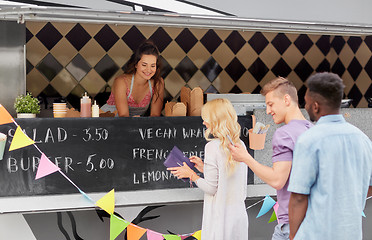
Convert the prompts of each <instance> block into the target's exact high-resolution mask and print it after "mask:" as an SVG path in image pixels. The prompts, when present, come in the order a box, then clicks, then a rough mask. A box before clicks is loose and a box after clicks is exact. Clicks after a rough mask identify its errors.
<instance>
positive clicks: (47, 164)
mask: <svg viewBox="0 0 372 240" xmlns="http://www.w3.org/2000/svg"><path fill="white" fill-rule="evenodd" d="M58 170H60V169H59V167H57V166H56V165H55V164H54V163H52V162H51V161H50V160H49V159H48V158H47V156H45V154H44V153H42V154H41V158H40V161H39V166H38V167H37V172H36V177H35V180H37V179H39V178H42V177H45V176H47V175H49V174H52V173H54V172H57V171H58Z"/></svg>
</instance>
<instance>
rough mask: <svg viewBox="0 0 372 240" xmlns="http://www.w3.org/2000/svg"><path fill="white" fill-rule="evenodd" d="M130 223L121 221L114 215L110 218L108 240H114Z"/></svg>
mask: <svg viewBox="0 0 372 240" xmlns="http://www.w3.org/2000/svg"><path fill="white" fill-rule="evenodd" d="M129 224H130V222H128V221H125V220H124V219H121V218H119V217H117V216H115V215H114V214H112V215H111V217H110V240H114V239H115V238H116V237H117V236H119V234H120V233H121V232H122V231H124V229H125V228H126V227H128V225H129Z"/></svg>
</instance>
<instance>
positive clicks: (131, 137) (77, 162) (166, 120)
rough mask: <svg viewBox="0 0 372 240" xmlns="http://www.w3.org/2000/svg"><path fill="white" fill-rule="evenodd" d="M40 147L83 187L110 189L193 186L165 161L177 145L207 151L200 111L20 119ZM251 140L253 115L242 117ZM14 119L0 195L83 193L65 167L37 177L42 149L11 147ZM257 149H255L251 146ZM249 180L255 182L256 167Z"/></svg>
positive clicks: (0, 170) (189, 151)
mask: <svg viewBox="0 0 372 240" xmlns="http://www.w3.org/2000/svg"><path fill="white" fill-rule="evenodd" d="M16 122H17V123H18V124H19V125H20V126H21V128H22V129H23V130H24V131H25V132H26V134H27V135H28V136H29V137H30V138H31V139H33V140H34V141H35V142H36V145H37V146H38V147H39V149H40V150H41V151H42V152H43V153H45V155H46V156H47V157H48V158H49V159H50V160H51V161H52V162H54V163H55V164H56V165H57V166H59V167H60V168H61V170H62V171H63V173H65V175H66V176H67V177H68V178H70V179H71V180H72V181H73V182H74V183H75V184H76V185H77V186H78V187H79V188H80V189H81V190H82V191H84V192H86V193H90V192H107V191H109V190H111V189H112V188H115V191H133V190H152V189H166V188H187V187H190V186H189V183H185V182H182V181H180V180H178V179H176V178H174V177H173V176H172V175H171V174H170V173H169V171H167V170H166V168H165V167H164V165H163V162H164V160H165V158H166V156H167V153H168V151H170V150H171V149H172V147H173V146H174V145H177V146H178V147H179V148H180V149H181V150H182V151H184V153H185V154H186V155H189V156H191V155H197V156H199V157H202V158H203V156H204V145H205V143H206V141H205V139H204V136H203V127H204V126H203V125H202V119H201V118H200V117H148V118H86V119H77V118H66V119H53V118H36V119H16ZM239 123H240V124H241V126H242V140H243V141H244V142H245V143H246V144H247V143H248V139H247V137H248V129H249V128H250V127H251V117H250V116H247V117H239ZM15 129H16V126H15V125H14V124H6V125H0V132H2V133H5V134H7V135H8V141H7V145H6V149H5V154H4V158H3V160H1V161H0V183H1V187H0V197H4V196H33V195H51V194H70V193H78V190H77V189H76V188H75V187H74V186H73V185H72V184H71V183H70V182H69V181H68V180H67V179H66V178H64V177H63V176H62V175H61V174H60V173H59V172H56V173H53V174H51V175H48V176H46V177H44V178H41V179H38V180H35V175H36V171H37V165H38V161H39V158H40V153H39V152H38V151H37V150H36V148H35V147H34V146H33V145H31V146H27V147H25V148H22V149H17V150H14V151H12V152H9V151H8V149H9V146H10V142H11V141H12V136H13V135H14V132H15ZM251 153H252V152H251ZM248 183H249V184H253V173H252V172H251V171H250V173H249V176H248Z"/></svg>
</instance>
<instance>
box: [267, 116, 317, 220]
mask: <svg viewBox="0 0 372 240" xmlns="http://www.w3.org/2000/svg"><path fill="white" fill-rule="evenodd" d="M312 126H313V124H312V123H311V122H309V121H307V120H292V121H290V122H289V123H288V124H286V125H284V126H282V127H280V128H278V129H277V130H276V131H275V133H274V136H273V139H272V145H273V158H272V160H273V163H275V162H281V161H291V162H292V159H293V150H294V146H295V143H296V141H297V138H298V137H299V136H300V135H301V134H302V133H303V132H305V131H306V130H307V129H309V128H310V127H312ZM288 180H289V178H288ZM288 180H287V182H286V183H285V185H284V187H283V188H282V189H280V190H277V199H278V204H279V208H278V211H277V218H278V219H279V222H280V223H289V220H288V203H289V197H290V195H291V193H290V192H288V191H287V188H288V182H289V181H288Z"/></svg>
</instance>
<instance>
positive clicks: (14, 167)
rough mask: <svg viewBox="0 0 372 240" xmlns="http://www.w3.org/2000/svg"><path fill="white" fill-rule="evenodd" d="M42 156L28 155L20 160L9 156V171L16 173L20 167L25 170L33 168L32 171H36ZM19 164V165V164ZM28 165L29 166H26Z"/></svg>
mask: <svg viewBox="0 0 372 240" xmlns="http://www.w3.org/2000/svg"><path fill="white" fill-rule="evenodd" d="M39 161H40V158H39V157H35V156H33V157H27V158H21V159H19V161H18V160H17V159H16V158H13V157H9V158H8V159H7V171H8V172H9V173H15V172H17V171H18V170H19V169H20V170H23V171H28V170H30V169H32V172H35V171H36V169H37V166H38V165H39ZM18 164H19V166H18ZM26 166H27V167H26Z"/></svg>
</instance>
